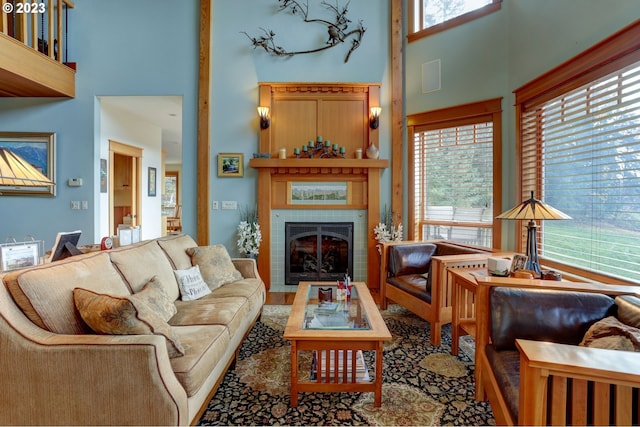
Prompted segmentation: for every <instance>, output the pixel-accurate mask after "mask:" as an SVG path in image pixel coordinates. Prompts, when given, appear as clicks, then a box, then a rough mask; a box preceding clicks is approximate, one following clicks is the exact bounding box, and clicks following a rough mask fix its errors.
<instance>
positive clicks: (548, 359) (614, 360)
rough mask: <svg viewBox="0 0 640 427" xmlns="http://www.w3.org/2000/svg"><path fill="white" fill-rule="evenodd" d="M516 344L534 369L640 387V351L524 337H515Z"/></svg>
mask: <svg viewBox="0 0 640 427" xmlns="http://www.w3.org/2000/svg"><path fill="white" fill-rule="evenodd" d="M516 346H517V347H518V350H520V355H521V357H522V358H524V360H525V361H526V364H527V366H530V367H533V368H539V369H545V370H548V371H549V372H554V373H558V374H563V375H564V376H567V377H572V378H585V379H588V380H596V379H597V380H606V381H607V382H616V383H626V384H627V385H631V386H633V387H640V354H639V353H636V352H633V351H620V350H607V349H602V348H592V347H581V346H577V345H568V344H557V343H552V342H546V341H531V340H522V339H517V340H516ZM520 366H522V365H520Z"/></svg>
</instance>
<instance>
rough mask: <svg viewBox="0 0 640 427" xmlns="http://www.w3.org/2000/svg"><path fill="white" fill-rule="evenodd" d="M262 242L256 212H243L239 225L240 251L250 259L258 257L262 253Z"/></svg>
mask: <svg viewBox="0 0 640 427" xmlns="http://www.w3.org/2000/svg"><path fill="white" fill-rule="evenodd" d="M260 242H262V232H261V231H260V224H258V215H257V213H256V211H255V210H251V209H247V210H246V211H241V212H240V224H239V225H238V243H237V245H238V251H239V252H240V253H241V254H245V255H247V256H250V257H254V256H257V255H258V253H259V251H260Z"/></svg>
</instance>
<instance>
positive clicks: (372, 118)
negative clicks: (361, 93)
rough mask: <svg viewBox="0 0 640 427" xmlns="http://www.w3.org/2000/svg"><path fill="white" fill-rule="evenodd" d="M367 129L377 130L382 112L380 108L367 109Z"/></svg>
mask: <svg viewBox="0 0 640 427" xmlns="http://www.w3.org/2000/svg"><path fill="white" fill-rule="evenodd" d="M369 111H370V113H369V127H370V128H371V129H378V126H379V125H380V113H381V112H382V108H380V107H371V108H370V109H369Z"/></svg>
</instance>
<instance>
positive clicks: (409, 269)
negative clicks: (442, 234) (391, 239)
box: [388, 243, 436, 276]
mask: <svg viewBox="0 0 640 427" xmlns="http://www.w3.org/2000/svg"><path fill="white" fill-rule="evenodd" d="M435 251H436V245H434V244H431V243H416V244H402V245H394V246H390V247H389V249H388V252H389V267H388V268H389V275H390V276H404V275H406V274H422V273H427V272H428V271H429V266H430V265H431V257H432V256H433V254H434V253H435Z"/></svg>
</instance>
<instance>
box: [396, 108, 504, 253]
mask: <svg viewBox="0 0 640 427" xmlns="http://www.w3.org/2000/svg"><path fill="white" fill-rule="evenodd" d="M500 103H501V101H500V99H495V100H490V101H486V102H481V103H476V104H469V105H464V106H460V107H453V108H449V109H445V110H438V111H433V112H429V113H422V114H417V115H413V116H409V132H410V133H409V134H410V135H413V137H412V139H411V142H410V144H409V145H410V164H411V168H410V171H411V173H410V175H411V176H410V191H411V194H410V203H411V205H410V211H411V214H410V215H411V217H412V218H413V221H412V223H411V224H410V227H409V233H410V234H409V235H410V236H412V238H414V239H418V240H434V239H446V240H451V241H455V242H459V243H465V244H470V245H475V246H485V247H494V246H495V244H494V242H496V241H499V240H494V239H496V238H497V236H496V234H495V232H494V227H493V225H494V224H493V218H494V217H495V216H496V215H497V213H496V212H495V206H496V203H497V206H501V203H500V202H499V194H500V188H499V187H500V186H499V184H498V185H497V187H496V182H497V176H498V175H499V173H498V174H497V175H496V173H495V172H494V170H495V168H494V166H496V165H497V167H498V168H499V167H500V164H501V162H500V154H499V153H500V146H501V141H500V140H501V138H500V135H501V132H500V126H501V119H500ZM496 194H498V199H496Z"/></svg>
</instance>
